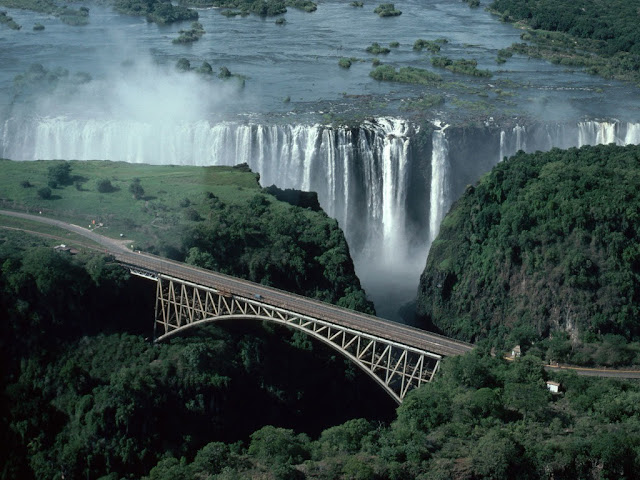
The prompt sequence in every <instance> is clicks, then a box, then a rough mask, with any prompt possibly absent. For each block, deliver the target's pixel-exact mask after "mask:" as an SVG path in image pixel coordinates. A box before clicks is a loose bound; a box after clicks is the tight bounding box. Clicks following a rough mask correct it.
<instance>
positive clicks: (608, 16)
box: [490, 0, 640, 85]
mask: <svg viewBox="0 0 640 480" xmlns="http://www.w3.org/2000/svg"><path fill="white" fill-rule="evenodd" d="M639 9H640V0H612V1H609V2H591V1H589V0H576V1H574V0H558V1H555V2H548V1H544V0H530V1H527V2H522V1H520V0H494V1H493V3H492V4H491V6H490V10H491V11H492V12H494V13H496V14H497V15H499V16H500V18H501V20H502V21H505V22H515V23H516V24H518V25H520V26H522V27H524V28H526V31H525V32H524V33H523V34H522V36H521V37H522V39H523V40H525V41H527V42H531V43H532V45H530V44H527V43H518V44H514V45H513V46H512V47H510V48H508V49H505V50H501V51H500V53H499V54H498V59H499V63H501V60H500V59H502V60H505V59H506V58H507V57H508V56H510V55H511V54H512V53H514V52H515V53H522V54H525V55H530V56H532V57H540V58H545V59H547V60H550V61H551V62H552V63H557V64H560V65H566V66H568V67H584V68H586V71H587V72H589V73H592V74H596V75H600V76H603V77H605V78H616V79H620V80H627V81H632V82H634V83H636V84H639V85H640V29H638V11H639Z"/></svg>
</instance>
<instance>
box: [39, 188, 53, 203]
mask: <svg viewBox="0 0 640 480" xmlns="http://www.w3.org/2000/svg"><path fill="white" fill-rule="evenodd" d="M38 196H39V197H40V198H42V199H43V200H49V199H50V198H51V189H50V188H49V187H42V188H39V189H38Z"/></svg>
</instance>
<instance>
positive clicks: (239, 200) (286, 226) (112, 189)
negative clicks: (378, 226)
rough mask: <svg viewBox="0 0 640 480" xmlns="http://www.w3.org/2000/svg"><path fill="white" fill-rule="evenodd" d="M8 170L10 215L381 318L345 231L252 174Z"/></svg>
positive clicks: (123, 168) (121, 167)
mask: <svg viewBox="0 0 640 480" xmlns="http://www.w3.org/2000/svg"><path fill="white" fill-rule="evenodd" d="M0 168H2V171H3V177H2V179H0V192H2V193H1V194H0V204H3V205H4V206H6V207H9V208H12V209H16V210H28V209H32V210H33V209H35V210H38V211H44V212H46V213H49V214H51V215H54V216H55V215H63V216H64V218H66V219H68V220H69V221H72V222H74V223H78V224H81V225H87V224H91V223H92V222H96V221H97V224H98V227H97V228H98V231H99V232H100V233H102V234H105V235H111V236H117V235H118V234H119V232H126V235H127V238H130V239H131V242H133V243H135V245H136V248H138V249H142V250H146V251H149V252H151V253H157V254H160V255H163V256H167V257H170V258H173V259H176V260H180V261H187V262H189V263H193V264H195V265H199V266H203V267H206V268H210V269H213V270H217V271H220V272H222V273H227V274H230V275H235V276H238V277H242V278H247V279H249V280H252V281H255V282H259V283H265V284H268V285H274V286H276V287H279V288H282V289H284V290H288V291H291V292H296V293H300V294H302V295H306V296H309V297H313V298H318V299H320V300H324V301H327V302H331V303H336V304H338V305H341V306H345V307H349V308H353V309H355V310H359V311H363V312H368V313H373V311H374V310H373V304H372V303H371V302H370V301H368V300H367V299H366V296H365V294H364V291H363V290H362V289H361V288H360V282H359V280H358V278H357V276H356V274H355V270H354V266H353V261H352V260H351V255H350V253H349V247H348V245H347V242H346V240H345V238H344V234H343V233H342V230H340V228H339V227H338V223H337V222H336V221H335V220H333V219H331V218H329V217H328V216H327V215H326V214H325V213H324V212H323V211H321V210H320V209H319V205H318V201H317V198H315V196H314V195H311V194H296V192H294V191H282V190H279V189H277V188H274V187H269V188H266V189H262V188H261V187H260V184H259V183H258V176H257V175H256V174H254V173H252V172H251V170H250V169H249V168H248V167H247V166H246V165H239V166H236V167H188V166H187V167H184V166H182V167H179V166H151V165H143V166H136V165H132V164H126V163H114V162H51V161H44V162H29V163H26V162H12V161H8V160H0ZM272 193H273V194H272ZM274 195H277V196H279V197H280V198H282V199H284V200H286V201H287V202H289V203H286V202H284V201H279V200H278V199H277V198H276V197H275V196H274ZM99 224H102V226H99Z"/></svg>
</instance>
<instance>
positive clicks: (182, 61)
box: [176, 57, 191, 72]
mask: <svg viewBox="0 0 640 480" xmlns="http://www.w3.org/2000/svg"><path fill="white" fill-rule="evenodd" d="M176 68H177V69H178V70H180V71H181V72H188V71H189V70H191V62H190V61H189V60H188V59H186V58H184V57H182V58H179V59H178V61H177V62H176Z"/></svg>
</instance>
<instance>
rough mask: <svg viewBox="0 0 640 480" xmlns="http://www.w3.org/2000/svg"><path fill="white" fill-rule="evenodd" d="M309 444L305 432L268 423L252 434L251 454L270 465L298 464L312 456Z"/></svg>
mask: <svg viewBox="0 0 640 480" xmlns="http://www.w3.org/2000/svg"><path fill="white" fill-rule="evenodd" d="M309 444H310V442H309V437H307V436H306V435H304V434H299V435H296V434H295V433H294V431H293V430H288V429H285V428H276V427H272V426H271V425H267V426H266V427H262V428H261V429H260V430H258V431H257V432H255V433H253V434H251V444H250V445H249V454H250V455H255V456H256V458H258V459H259V460H261V461H263V462H265V463H266V464H269V465H282V464H290V465H297V464H299V463H302V462H303V461H304V460H306V459H308V458H309V457H310V456H311V455H310V451H309Z"/></svg>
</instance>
